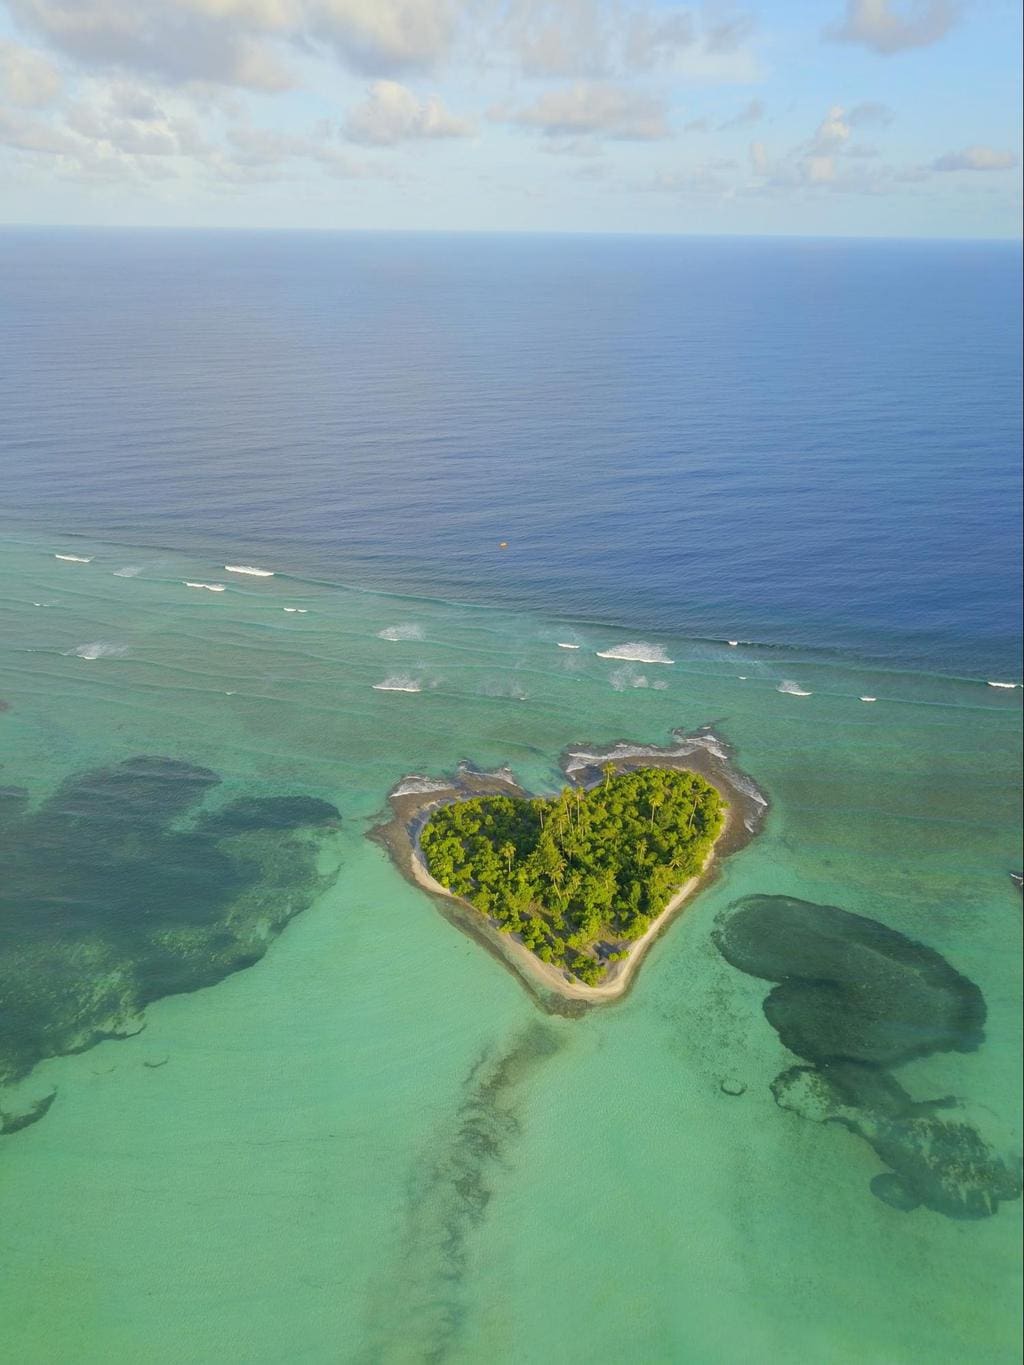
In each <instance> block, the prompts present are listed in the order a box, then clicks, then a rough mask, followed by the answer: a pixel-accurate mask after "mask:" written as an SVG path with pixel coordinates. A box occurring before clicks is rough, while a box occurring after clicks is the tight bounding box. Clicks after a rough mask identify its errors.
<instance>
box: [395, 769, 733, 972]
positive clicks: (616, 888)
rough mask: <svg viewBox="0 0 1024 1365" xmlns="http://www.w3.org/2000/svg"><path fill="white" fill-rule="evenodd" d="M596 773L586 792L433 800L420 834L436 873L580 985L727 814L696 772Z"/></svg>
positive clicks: (674, 882) (641, 925)
mask: <svg viewBox="0 0 1024 1365" xmlns="http://www.w3.org/2000/svg"><path fill="white" fill-rule="evenodd" d="M603 771H604V780H603V782H601V783H600V784H599V785H598V786H596V787H592V788H590V789H589V790H587V789H585V788H583V787H565V788H563V790H562V791H561V792H560V794H559V795H558V796H551V797H535V798H533V799H523V798H516V797H510V796H478V797H473V798H471V799H469V800H466V801H457V802H454V803H453V804H451V805H446V806H441V807H440V808H439V809H438V810H436V811H435V812H434V813H433V815H432V816H431V817H430V819H429V820H428V821H427V823H426V825H425V826H424V829H423V831H422V833H421V835H420V845H421V847H422V849H423V854H424V857H425V858H426V863H427V868H428V870H429V872H430V875H431V876H432V877H433V878H434V879H435V881H438V882H440V883H441V885H442V886H444V887H446V888H447V889H448V890H449V891H451V892H452V894H453V895H456V896H461V897H463V898H464V899H465V900H467V901H469V902H470V903H471V904H472V905H474V906H475V907H476V909H478V910H479V911H481V912H482V913H483V914H485V915H488V916H490V917H492V918H493V919H494V920H495V921H496V922H497V924H498V926H499V927H500V928H501V929H502V930H503V931H505V932H507V933H514V934H518V935H519V936H520V937H521V939H522V941H523V942H524V943H525V944H526V946H527V947H528V948H530V949H531V950H532V951H533V952H535V953H536V954H537V956H538V957H539V958H541V959H542V960H543V961H544V962H551V963H555V964H558V965H561V966H564V967H565V968H566V969H567V970H568V971H570V972H571V973H572V974H573V975H574V976H576V977H578V978H579V979H580V980H581V981H585V982H587V984H588V985H596V984H597V983H598V982H599V981H600V979H601V977H602V976H603V975H604V973H605V970H606V966H607V963H608V962H610V961H617V960H620V959H621V958H623V957H625V956H627V954H628V951H629V943H630V941H631V940H633V939H637V938H639V937H640V936H641V935H642V934H643V933H644V932H645V931H646V930H647V928H648V927H649V926H650V924H651V922H652V920H654V919H656V918H657V916H658V915H659V914H661V912H662V910H664V908H665V906H666V905H667V904H668V902H669V901H670V900H671V898H672V896H673V895H674V894H675V892H676V891H677V890H678V888H679V887H680V886H681V885H682V883H683V882H685V881H686V880H687V879H688V878H689V877H692V876H693V875H694V874H695V873H697V872H699V871H700V870H701V868H702V867H703V866H704V863H705V860H706V858H707V855H708V853H709V852H710V850H711V846H712V845H713V843H714V841H715V839H716V838H717V836H718V833H719V831H720V830H721V828H722V822H723V819H724V811H725V802H724V801H723V799H722V797H721V795H720V794H719V792H718V791H717V789H716V788H715V787H713V786H712V785H711V783H710V782H708V781H706V780H705V779H704V778H703V777H701V776H700V775H699V774H698V773H693V772H682V771H679V770H676V769H670V768H638V769H635V770H634V771H632V772H628V773H622V774H619V775H618V776H616V775H615V768H614V765H613V764H610V763H609V764H606V765H605V767H604V770H603Z"/></svg>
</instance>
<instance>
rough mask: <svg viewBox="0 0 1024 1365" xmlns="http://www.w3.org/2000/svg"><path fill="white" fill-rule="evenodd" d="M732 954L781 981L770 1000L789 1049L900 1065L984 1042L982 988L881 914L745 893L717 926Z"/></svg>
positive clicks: (815, 1057) (774, 1022)
mask: <svg viewBox="0 0 1024 1365" xmlns="http://www.w3.org/2000/svg"><path fill="white" fill-rule="evenodd" d="M714 939H715V943H716V945H717V947H718V949H719V951H720V952H721V954H722V956H723V957H724V958H725V959H726V961H728V962H731V963H732V965H733V966H734V967H739V969H740V971H743V972H747V973H748V975H750V976H759V977H763V978H765V979H766V980H768V981H777V982H779V985H777V986H776V987H775V989H774V990H773V991H771V992H769V994H768V997H767V998H766V1000H765V1002H764V1012H765V1014H766V1015H767V1017H768V1022H769V1023H770V1024H771V1026H772V1028H774V1029H775V1031H776V1033H778V1035H779V1037H780V1038H781V1039H782V1041H783V1043H784V1044H785V1046H786V1047H788V1048H789V1050H790V1052H795V1053H796V1055H797V1056H798V1057H805V1058H806V1059H807V1060H808V1061H809V1062H821V1061H825V1060H827V1059H828V1058H831V1057H843V1058H847V1059H849V1060H851V1061H857V1062H873V1063H876V1064H878V1065H881V1066H893V1065H895V1064H896V1063H898V1062H904V1061H907V1060H909V1059H910V1058H911V1057H922V1056H925V1055H926V1054H928V1053H930V1052H948V1051H950V1050H955V1051H957V1052H970V1051H972V1050H973V1049H974V1048H976V1047H978V1046H979V1044H980V1043H981V1041H982V1039H983V1037H984V1033H983V1029H984V1025H985V1001H984V999H983V997H982V994H981V991H980V990H979V989H978V987H977V986H976V985H975V984H974V983H973V982H972V981H968V980H967V978H966V977H965V976H961V974H960V973H959V972H958V971H955V970H954V969H953V968H952V967H951V966H950V965H949V963H948V962H947V961H946V959H945V958H944V957H940V955H939V954H938V953H936V952H935V951H934V950H933V949H931V948H928V947H926V946H925V945H924V944H923V943H915V942H914V941H913V940H912V939H909V938H904V936H903V935H902V934H898V933H896V932H895V930H893V929H889V928H887V926H886V925H884V924H879V922H878V921H877V920H873V919H866V918H864V916H862V915H851V914H850V913H849V912H848V911H846V910H840V909H838V907H836V906H834V905H812V904H811V903H810V902H808V901H800V900H794V899H793V898H791V897H789V896H748V897H747V898H746V899H745V900H742V901H740V902H739V903H738V904H737V905H736V907H735V908H734V910H733V912H732V913H731V914H730V915H729V917H728V919H726V920H724V921H723V922H722V923H721V924H719V926H718V927H717V928H716V929H715V931H714Z"/></svg>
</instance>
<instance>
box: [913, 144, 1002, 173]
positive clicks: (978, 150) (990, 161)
mask: <svg viewBox="0 0 1024 1365" xmlns="http://www.w3.org/2000/svg"><path fill="white" fill-rule="evenodd" d="M1016 164H1017V158H1016V156H1015V155H1014V154H1013V152H997V151H996V150H995V148H994V147H965V148H964V150H963V151H962V152H946V153H945V155H944V156H940V157H938V158H937V160H935V161H933V162H932V170H933V171H1012V170H1013V168H1014V166H1016Z"/></svg>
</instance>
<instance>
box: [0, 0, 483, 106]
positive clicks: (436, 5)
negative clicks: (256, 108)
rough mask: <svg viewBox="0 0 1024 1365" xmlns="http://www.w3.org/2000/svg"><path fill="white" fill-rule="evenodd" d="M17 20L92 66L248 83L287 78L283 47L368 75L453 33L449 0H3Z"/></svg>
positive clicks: (401, 65) (396, 67) (434, 58)
mask: <svg viewBox="0 0 1024 1365" xmlns="http://www.w3.org/2000/svg"><path fill="white" fill-rule="evenodd" d="M7 3H8V6H9V8H10V10H11V12H12V13H13V14H14V16H15V18H16V19H17V20H18V21H19V22H20V23H21V24H22V25H23V26H24V27H25V28H27V29H30V30H33V31H35V32H37V33H39V34H41V35H42V36H44V37H45V38H46V39H47V40H48V41H49V43H50V44H51V45H52V46H53V47H55V48H57V49H58V50H60V51H61V52H64V53H66V54H67V55H68V56H70V57H73V58H74V59H75V60H76V61H78V62H80V63H82V64H83V65H84V66H86V67H88V68H89V69H92V70H126V71H136V72H140V73H142V74H145V75H150V76H152V75H156V76H159V77H160V78H162V79H164V80H169V81H175V82H188V81H213V82H220V83H222V84H226V85H235V86H240V87H242V88H245V89H251V90H271V91H272V90H281V89H286V88H288V87H289V86H290V85H292V84H293V83H294V81H295V77H294V75H293V74H292V72H291V71H290V70H289V68H288V66H287V65H286V62H285V60H284V56H285V54H286V52H287V51H289V50H306V51H310V50H316V49H317V48H319V47H327V48H329V49H330V50H331V51H332V52H333V53H334V54H335V55H336V56H337V57H338V58H339V60H340V61H341V62H342V63H344V64H345V65H347V66H349V67H351V68H352V69H354V70H356V71H359V72H363V73H366V74H370V75H389V74H392V73H394V72H397V71H403V70H415V69H426V68H429V67H431V66H432V65H434V64H435V63H436V62H438V61H439V60H440V59H441V58H443V57H444V56H445V55H446V54H447V52H448V51H449V49H450V46H451V43H452V41H453V38H454V34H455V28H456V20H457V15H458V6H457V4H456V3H455V0H7Z"/></svg>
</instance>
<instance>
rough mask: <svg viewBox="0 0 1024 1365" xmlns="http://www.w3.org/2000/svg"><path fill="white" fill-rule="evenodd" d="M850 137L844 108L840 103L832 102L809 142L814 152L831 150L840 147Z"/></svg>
mask: <svg viewBox="0 0 1024 1365" xmlns="http://www.w3.org/2000/svg"><path fill="white" fill-rule="evenodd" d="M849 137H850V125H849V123H848V122H847V117H846V110H845V109H844V108H843V107H842V105H840V104H834V105H833V106H832V108H831V109H830V110H829V111H828V113H827V114H826V115H825V117H824V118H823V119H822V121H821V122H820V123H819V124H818V127H817V131H816V132H815V134H814V137H813V139H812V144H811V150H812V151H814V152H831V151H835V150H836V149H837V148H839V147H841V146H842V145H843V143H844V142H847V141H848V140H849Z"/></svg>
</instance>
